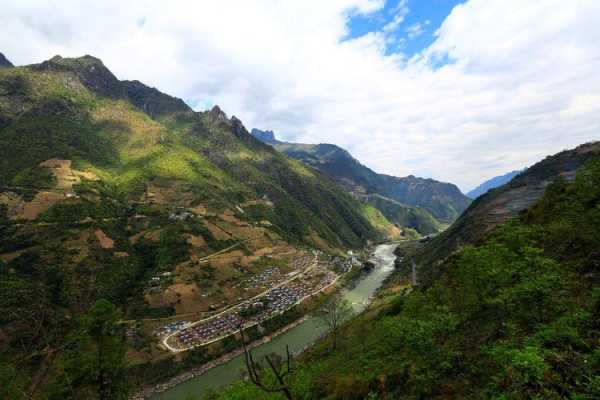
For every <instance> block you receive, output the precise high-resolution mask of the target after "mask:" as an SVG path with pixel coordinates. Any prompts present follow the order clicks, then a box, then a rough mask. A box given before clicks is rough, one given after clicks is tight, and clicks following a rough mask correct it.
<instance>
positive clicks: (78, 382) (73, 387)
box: [48, 300, 130, 400]
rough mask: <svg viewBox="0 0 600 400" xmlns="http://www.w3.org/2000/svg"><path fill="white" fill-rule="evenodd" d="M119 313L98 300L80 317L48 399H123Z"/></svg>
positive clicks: (125, 392)
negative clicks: (78, 326)
mask: <svg viewBox="0 0 600 400" xmlns="http://www.w3.org/2000/svg"><path fill="white" fill-rule="evenodd" d="M118 320H119V313H118V311H117V309H116V308H115V306H114V305H113V304H111V303H110V302H108V301H106V300H98V301H97V302H96V304H94V306H93V307H92V308H91V309H90V310H89V312H88V313H87V314H86V315H85V316H83V317H82V318H81V321H80V328H79V329H78V330H77V331H76V332H75V333H73V334H72V335H71V337H70V338H69V339H68V345H67V351H66V352H65V354H64V356H63V358H62V359H61V369H62V374H61V375H59V376H58V378H57V379H56V381H55V382H54V383H53V385H52V386H51V389H50V394H49V396H48V397H49V398H50V399H79V398H87V399H99V400H109V399H127V398H128V396H129V391H130V388H129V384H128V382H127V380H126V376H125V367H126V365H125V361H124V360H125V358H124V357H125V345H124V343H123V341H122V339H121V337H120V334H119V332H118V330H117V321H118Z"/></svg>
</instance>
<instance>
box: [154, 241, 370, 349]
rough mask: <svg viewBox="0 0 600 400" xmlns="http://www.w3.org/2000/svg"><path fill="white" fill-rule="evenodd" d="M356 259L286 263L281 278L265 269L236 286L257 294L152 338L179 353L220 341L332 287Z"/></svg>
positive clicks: (316, 256) (158, 331) (167, 328)
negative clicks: (250, 289)
mask: <svg viewBox="0 0 600 400" xmlns="http://www.w3.org/2000/svg"><path fill="white" fill-rule="evenodd" d="M359 265H360V262H358V260H357V259H356V257H350V258H349V259H342V258H339V257H331V256H328V255H325V254H323V253H320V252H315V253H314V254H313V256H304V257H300V258H297V259H294V260H292V261H291V262H290V266H291V267H292V268H293V269H292V272H289V273H287V274H282V273H281V271H280V270H279V268H277V267H275V266H273V267H268V268H266V269H265V270H263V271H262V272H261V273H259V274H257V275H254V276H253V277H250V278H248V279H246V280H245V281H244V282H242V283H241V284H240V285H242V286H244V287H247V288H254V289H256V288H261V289H264V291H262V292H261V293H260V294H258V295H257V296H254V297H252V298H250V299H247V300H245V301H242V302H241V303H239V304H237V305H235V306H233V307H230V308H228V309H227V310H224V311H222V312H220V313H219V314H217V315H214V316H211V317H208V318H205V319H203V320H200V321H196V322H193V323H192V322H189V321H176V322H171V323H170V324H168V325H165V326H163V327H160V328H158V329H156V330H155V332H154V334H155V336H156V337H157V338H158V339H159V340H160V341H161V343H162V345H163V346H164V347H165V348H166V349H168V350H169V351H172V352H181V351H185V350H189V349H192V348H195V347H199V346H204V345H207V344H210V343H213V342H216V341H218V340H221V339H223V338H225V337H227V336H229V335H231V334H234V333H235V332H237V331H239V329H240V327H242V326H243V327H245V328H248V327H251V326H254V325H256V324H260V323H261V322H263V321H265V320H267V319H269V318H272V317H274V316H276V315H279V314H282V313H284V312H285V311H287V310H289V309H291V308H292V307H294V306H295V305H297V304H300V303H301V302H302V301H303V300H305V299H307V298H309V297H311V296H313V295H315V294H317V293H320V292H322V291H323V290H325V289H326V288H328V287H330V286H332V285H333V284H334V283H335V282H336V281H337V280H338V278H339V277H340V276H341V275H342V274H344V273H346V272H348V271H350V270H351V269H352V267H353V266H359Z"/></svg>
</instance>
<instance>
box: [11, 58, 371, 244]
mask: <svg viewBox="0 0 600 400" xmlns="http://www.w3.org/2000/svg"><path fill="white" fill-rule="evenodd" d="M0 94H1V95H2V96H1V97H0V121H2V126H3V128H2V143H3V146H2V150H1V152H2V153H1V154H0V156H1V157H0V183H1V184H3V185H6V186H11V185H14V186H20V185H19V184H20V183H22V182H24V181H27V182H30V183H31V180H32V179H34V178H35V177H37V178H36V179H38V181H37V182H33V183H37V184H40V185H42V186H43V185H44V184H45V182H43V177H39V176H38V175H43V174H44V172H43V171H41V170H40V167H39V164H40V163H41V162H43V161H45V160H48V159H52V158H60V159H68V160H72V161H73V168H75V169H77V170H81V171H84V172H85V171H89V172H92V173H94V174H95V175H97V176H98V177H99V178H100V182H101V184H106V185H117V186H118V188H119V190H122V191H123V192H124V193H125V194H126V195H127V196H128V197H129V199H133V198H136V197H137V196H140V195H141V194H142V193H143V191H144V190H145V185H147V184H148V182H151V181H153V180H156V179H169V180H179V181H184V182H186V183H187V184H189V185H191V188H192V190H195V188H197V189H198V190H197V191H198V196H200V197H203V198H205V199H206V200H207V201H208V202H209V203H212V204H215V205H231V204H232V203H234V204H235V203H241V202H244V201H245V200H248V199H253V198H257V197H263V196H267V197H269V198H271V199H272V201H273V203H274V204H275V212H274V213H273V215H274V216H276V217H277V218H278V220H277V221H273V222H274V223H276V225H278V226H280V227H281V228H282V231H283V232H284V233H285V234H287V235H289V236H290V238H293V239H295V240H306V238H307V237H308V236H309V234H310V231H311V230H312V231H314V232H316V233H317V234H318V235H319V236H321V237H322V238H323V239H324V240H325V241H327V242H328V243H330V244H332V245H334V246H355V247H356V246H361V245H362V244H363V243H364V241H365V239H369V238H372V237H374V236H373V235H374V232H373V230H372V228H371V227H370V226H369V224H368V223H367V221H366V220H365V219H364V217H363V216H362V215H360V213H359V212H358V211H357V210H360V208H359V207H357V206H356V203H355V202H354V201H353V200H351V199H350V198H349V197H348V196H347V195H344V194H343V193H342V192H341V191H340V190H339V189H338V188H337V187H336V186H335V185H333V184H332V183H331V182H330V181H329V180H327V179H326V178H324V177H323V176H320V175H318V174H316V173H315V172H314V171H312V170H309V169H306V168H305V167H303V166H301V165H300V164H298V163H297V162H295V161H292V160H290V159H288V158H286V157H283V156H281V155H280V154H279V153H277V152H274V151H272V150H271V149H270V147H267V146H264V145H262V144H261V143H260V142H258V141H257V140H255V139H254V138H252V137H251V136H250V135H249V134H248V132H247V131H246V130H245V128H244V127H243V125H242V123H241V121H239V120H237V119H236V118H235V117H234V118H232V119H228V118H227V117H226V115H225V114H224V113H223V112H222V111H220V110H219V109H218V107H216V108H215V109H213V110H212V111H211V112H207V113H195V112H193V111H191V110H190V109H189V108H188V107H187V106H186V105H185V104H184V103H183V102H182V101H181V100H178V99H174V98H171V97H170V96H167V95H164V94H161V93H160V92H158V91H156V90H155V89H151V88H147V87H144V86H143V85H142V84H140V83H139V82H120V81H118V80H117V79H116V78H115V77H114V76H113V75H112V74H111V73H110V71H108V70H107V69H106V68H105V67H104V66H103V65H102V63H101V62H100V61H99V60H97V59H94V58H93V57H89V56H86V57H83V58H79V59H63V58H60V57H55V58H53V59H52V60H50V61H47V62H44V63H42V64H39V65H35V66H31V67H19V68H7V69H3V70H2V71H1V75H0ZM34 180H35V179H34Z"/></svg>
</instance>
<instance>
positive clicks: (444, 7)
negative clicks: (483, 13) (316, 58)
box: [344, 0, 464, 58]
mask: <svg viewBox="0 0 600 400" xmlns="http://www.w3.org/2000/svg"><path fill="white" fill-rule="evenodd" d="M463 2H464V0H388V1H386V2H385V6H384V7H383V9H381V10H378V11H376V12H374V13H371V14H368V15H364V14H360V15H355V16H353V17H352V18H351V19H350V22H349V23H348V28H349V30H350V33H349V35H348V36H347V37H346V38H344V39H345V40H349V39H355V38H357V37H360V36H363V35H366V34H368V33H371V32H384V33H385V34H386V37H387V38H388V39H389V42H388V45H387V53H388V54H391V53H402V54H404V55H405V56H406V57H407V58H410V57H411V56H413V55H414V54H416V53H419V52H420V51H421V50H423V49H424V48H426V47H428V46H429V45H430V44H431V43H433V41H434V40H435V32H436V30H437V29H438V28H439V27H440V25H441V24H442V22H444V20H445V19H446V17H447V16H448V15H449V14H450V11H452V8H454V6H456V5H457V4H460V3H463ZM394 20H396V22H399V21H401V22H399V23H398V24H397V25H395V24H394ZM386 26H388V28H387V29H388V31H385V30H384V29H385V27H386Z"/></svg>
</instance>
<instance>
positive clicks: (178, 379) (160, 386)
mask: <svg viewBox="0 0 600 400" xmlns="http://www.w3.org/2000/svg"><path fill="white" fill-rule="evenodd" d="M308 317H309V315H308V314H307V315H304V316H303V317H302V318H300V319H297V320H296V321H294V322H292V323H291V324H288V325H286V326H284V327H283V328H281V329H279V330H277V331H275V332H273V333H271V334H269V335H266V336H263V337H262V338H260V339H258V340H255V341H254V342H252V343H250V344H249V345H248V346H247V347H248V349H250V350H252V349H254V348H255V347H258V346H262V345H263V344H266V343H269V342H270V341H271V340H273V339H275V338H276V337H277V336H279V335H281V334H283V333H285V332H287V331H289V330H291V329H293V328H295V327H296V326H298V325H300V324H301V323H303V322H304V321H306V320H307V319H308ZM243 353H244V350H243V349H242V348H238V349H236V350H234V351H232V352H230V353H227V354H225V355H223V356H221V357H219V358H217V359H215V360H213V361H210V362H208V363H206V364H204V365H202V366H200V367H198V368H194V369H192V370H190V371H186V372H184V373H182V374H179V375H177V376H174V377H172V378H171V379H169V380H168V381H167V382H165V383H157V384H154V385H145V386H144V387H143V388H142V389H141V390H140V391H138V392H137V393H136V394H134V395H133V397H131V400H145V399H150V398H151V397H152V396H154V395H156V394H158V393H162V392H164V391H166V390H169V389H171V388H173V387H175V386H177V385H179V384H181V383H183V382H185V381H188V380H190V379H193V378H196V377H198V376H201V375H203V374H205V373H206V372H208V371H209V370H211V369H212V368H215V367H217V366H219V365H221V364H225V363H227V362H229V361H231V360H232V359H234V358H236V357H238V356H240V355H242V354H243Z"/></svg>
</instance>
